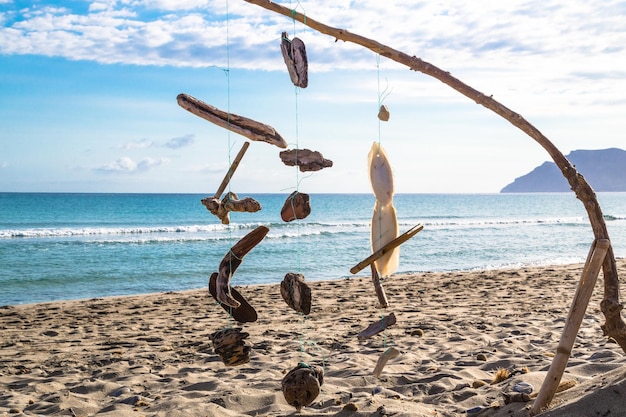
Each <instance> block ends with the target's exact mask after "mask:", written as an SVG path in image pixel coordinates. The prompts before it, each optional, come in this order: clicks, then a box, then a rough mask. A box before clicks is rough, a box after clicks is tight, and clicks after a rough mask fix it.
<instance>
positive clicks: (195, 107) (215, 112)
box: [176, 93, 287, 149]
mask: <svg viewBox="0 0 626 417" xmlns="http://www.w3.org/2000/svg"><path fill="white" fill-rule="evenodd" d="M176 101H177V102H178V105H179V106H180V107H182V108H183V109H185V110H187V111H189V112H190V113H193V114H195V115H196V116H198V117H201V118H202V119H204V120H207V121H209V122H211V123H214V124H216V125H218V126H220V127H223V128H224V129H227V130H230V131H231V132H235V133H238V134H240V135H242V136H244V137H246V138H248V139H250V140H253V141H257V142H266V143H269V144H271V145H276V146H278V147H279V148H283V149H285V148H286V147H287V141H285V139H283V137H282V136H281V135H280V134H279V133H278V132H276V130H274V128H273V127H271V126H269V125H266V124H263V123H260V122H257V121H255V120H252V119H249V118H247V117H244V116H239V115H237V114H234V113H229V112H225V111H223V110H220V109H218V108H217V107H214V106H211V105H210V104H207V103H205V102H203V101H202V100H199V99H197V98H195V97H193V96H190V95H188V94H182V93H181V94H179V95H178V96H177V97H176Z"/></svg>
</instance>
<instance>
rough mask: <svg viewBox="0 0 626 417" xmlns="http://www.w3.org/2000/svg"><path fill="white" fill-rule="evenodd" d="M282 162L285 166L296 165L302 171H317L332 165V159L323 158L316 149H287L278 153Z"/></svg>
mask: <svg viewBox="0 0 626 417" xmlns="http://www.w3.org/2000/svg"><path fill="white" fill-rule="evenodd" d="M278 155H279V156H280V159H281V161H283V164H285V165H287V166H290V167H292V166H297V167H299V168H300V171H302V172H308V171H319V170H321V169H324V168H330V167H332V166H333V161H331V160H330V159H326V158H324V156H323V155H322V154H321V153H319V152H318V151H312V150H310V149H287V150H286V151H281V152H280V153H279V154H278Z"/></svg>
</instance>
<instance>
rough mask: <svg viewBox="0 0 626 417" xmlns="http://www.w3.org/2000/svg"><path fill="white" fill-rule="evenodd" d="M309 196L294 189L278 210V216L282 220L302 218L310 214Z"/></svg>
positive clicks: (288, 220)
mask: <svg viewBox="0 0 626 417" xmlns="http://www.w3.org/2000/svg"><path fill="white" fill-rule="evenodd" d="M310 200H311V198H310V197H309V195H308V194H305V193H300V192H298V191H294V192H293V193H291V194H290V195H289V197H287V200H285V204H283V208H282V209H281V210H280V218H281V219H283V221H284V222H290V221H293V220H302V219H304V218H306V217H307V216H308V215H309V214H311V203H310Z"/></svg>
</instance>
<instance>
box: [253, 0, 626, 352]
mask: <svg viewBox="0 0 626 417" xmlns="http://www.w3.org/2000/svg"><path fill="white" fill-rule="evenodd" d="M244 1H246V2H248V3H252V4H256V5H258V6H261V7H263V8H265V9H268V10H270V11H273V12H276V13H280V14H282V15H284V16H286V17H288V18H289V19H292V20H296V21H298V22H301V23H303V24H304V25H306V26H308V27H310V28H312V29H314V30H316V31H318V32H320V33H323V34H325V35H329V36H332V37H334V38H335V39H336V40H342V41H347V42H352V43H355V44H357V45H361V46H363V47H365V48H367V49H369V50H371V51H372V52H374V53H376V54H380V55H382V56H384V57H387V58H389V59H391V60H394V61H396V62H398V63H400V64H402V65H405V66H406V67H408V68H409V69H411V70H412V71H420V72H422V73H424V74H426V75H429V76H431V77H433V78H436V79H437V80H439V81H441V82H442V83H444V84H446V85H448V86H449V87H451V88H453V89H454V90H456V91H457V92H459V93H460V94H463V95H464V96H466V97H468V98H469V99H470V100H472V101H473V102H475V103H477V104H480V105H481V106H483V107H485V108H487V109H489V110H491V111H493V112H494V113H496V114H497V115H499V116H501V117H502V118H503V119H505V120H507V121H508V122H510V123H511V124H512V125H513V126H515V127H517V128H518V129H520V130H521V131H523V132H524V133H526V134H527V135H528V136H530V137H531V138H532V139H533V140H535V141H536V142H537V143H538V144H539V145H540V146H541V147H543V148H544V149H545V150H546V151H547V152H548V154H549V155H550V157H551V158H552V159H553V160H554V163H555V164H556V165H557V166H558V167H559V169H560V170H561V173H562V174H563V176H564V177H565V179H567V182H568V183H569V184H570V187H571V189H572V191H574V193H575V194H576V198H578V199H579V200H580V201H581V202H582V203H583V206H584V207H585V210H586V211H587V215H588V216H589V221H590V223H591V230H592V231H593V234H594V236H595V238H596V239H609V232H608V230H607V227H606V222H605V220H604V215H603V213H602V209H601V207H600V203H599V202H598V199H597V197H596V194H595V192H594V191H593V189H592V188H591V186H590V185H589V183H588V182H587V180H586V179H585V178H584V177H583V175H582V174H580V173H579V172H578V171H577V170H576V168H575V167H574V166H573V165H572V163H571V162H570V161H569V160H568V159H567V158H566V157H565V155H563V153H562V152H561V151H560V150H559V149H558V148H557V147H556V146H555V145H554V144H553V143H552V142H551V141H550V140H549V139H548V138H547V137H546V136H544V134H543V133H541V131H540V130H539V129H537V128H536V127H535V126H533V125H532V124H531V123H529V122H528V121H527V120H526V119H525V118H524V117H522V115H520V114H519V113H516V112H514V111H513V110H511V109H510V108H508V107H506V106H504V105H503V104H502V103H500V102H498V101H497V100H495V99H494V98H493V96H492V95H487V94H484V93H482V92H480V91H478V90H476V89H474V88H472V87H471V86H469V85H467V84H465V83H463V82H462V81H461V80H459V79H458V78H455V77H454V76H453V75H452V74H451V73H450V72H449V71H445V70H443V69H441V68H439V67H437V66H435V65H433V64H431V63H430V62H427V61H424V60H423V59H421V58H419V57H416V56H414V55H409V54H407V53H404V52H402V51H399V50H397V49H394V48H392V47H389V46H387V45H384V44H382V43H380V42H377V41H376V40H373V39H369V38H367V37H365V36H361V35H359V34H356V33H351V32H350V31H347V30H345V29H341V28H334V27H331V26H328V25H325V24H323V23H321V22H319V21H316V20H315V19H312V18H311V16H306V15H304V14H303V13H299V12H297V11H295V10H293V9H291V8H288V7H284V6H282V5H280V4H277V3H275V2H273V1H271V0H244ZM602 269H603V276H604V298H603V300H602V302H601V304H600V308H601V310H602V313H603V314H604V317H605V319H606V321H605V323H604V324H603V325H601V328H602V331H603V333H604V335H605V336H606V337H608V338H610V339H613V340H615V341H616V342H617V343H618V344H619V345H620V347H621V348H622V350H623V351H624V352H626V323H624V320H623V319H622V316H621V312H622V310H623V308H624V306H623V305H622V304H621V303H620V282H619V277H618V273H617V265H616V263H615V254H614V253H613V249H612V248H611V247H609V249H608V251H607V254H606V257H605V259H604V263H603V264H602Z"/></svg>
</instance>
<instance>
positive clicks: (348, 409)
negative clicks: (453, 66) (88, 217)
mask: <svg viewBox="0 0 626 417" xmlns="http://www.w3.org/2000/svg"><path fill="white" fill-rule="evenodd" d="M582 267H583V265H582V264H577V265H566V266H553V267H536V268H535V267H533V268H520V269H506V270H488V271H473V272H446V273H420V274H412V275H398V276H392V277H390V278H387V279H385V280H384V286H385V289H386V291H387V296H388V298H389V302H390V306H389V307H388V308H387V309H381V308H379V307H378V301H377V298H376V295H375V293H374V290H373V285H372V282H371V278H369V277H365V276H360V277H357V278H352V279H343V280H335V281H322V282H310V283H309V284H310V286H311V290H312V298H313V303H312V308H311V313H310V315H309V316H308V317H306V318H305V317H304V316H303V315H301V314H299V313H296V312H295V311H294V310H292V309H291V308H289V307H288V306H287V304H286V303H285V302H284V300H283V299H282V298H281V295H280V287H279V285H278V284H275V285H274V284H273V285H263V286H245V287H235V288H237V289H238V290H239V291H240V292H241V293H242V294H243V295H244V296H245V298H246V299H247V300H248V301H249V302H250V304H251V305H252V306H254V307H255V309H256V310H257V312H258V317H259V318H258V320H257V321H256V322H254V323H246V324H244V325H240V324H238V323H236V322H234V321H233V320H232V319H231V318H230V317H229V316H228V314H227V313H226V312H225V311H224V310H223V309H222V308H221V306H219V305H218V304H216V302H215V301H214V300H213V298H211V296H210V295H209V294H208V291H207V290H206V289H198V290H193V291H186V292H177V293H163V294H149V295H142V296H129V297H115V298H104V299H91V300H81V301H68V302H56V303H45V304H34V305H21V306H6V307H1V308H0V329H1V333H0V334H1V335H2V337H1V340H0V416H9V415H10V416H20V415H28V416H40V415H46V416H47V415H59V416H60V415H63V416H168V417H175V416H203V417H205V416H289V415H298V414H301V415H306V416H330V415H333V416H380V417H382V416H396V417H401V416H430V417H432V416H466V415H471V416H474V415H480V416H526V415H528V411H529V409H530V407H531V405H532V401H530V402H511V403H509V404H505V395H506V394H510V393H511V392H513V387H514V386H515V385H516V384H517V383H519V382H525V383H528V384H530V385H531V386H532V388H534V392H537V391H538V390H539V388H540V387H541V384H542V381H543V378H544V376H545V373H546V371H547V369H548V367H549V366H550V363H551V361H552V358H553V356H554V353H555V350H556V346H557V343H558V340H559V338H560V336H561V331H562V328H563V324H564V322H565V318H566V317H567V313H568V310H569V307H570V303H571V300H572V297H573V295H574V292H575V290H576V286H577V284H578V281H579V279H580V274H581V271H582ZM618 269H619V273H620V276H621V277H622V280H623V279H624V277H625V276H626V262H625V261H624V260H623V259H620V260H618ZM235 284H236V282H235ZM602 285H603V282H602V274H600V277H599V279H598V284H597V286H596V289H595V291H594V294H593V297H592V300H591V302H590V305H589V308H588V310H587V314H586V315H585V318H584V320H583V324H582V327H581V330H580V332H579V335H578V338H577V340H576V344H575V346H574V349H573V352H572V355H571V357H570V361H569V363H568V367H567V369H566V371H565V374H564V376H563V379H562V381H566V382H567V383H568V385H567V387H568V389H566V390H564V391H562V392H560V393H557V394H556V396H555V398H554V400H553V401H552V403H551V406H550V409H549V410H547V411H546V412H545V413H543V414H542V415H544V416H551V417H554V416H609V415H610V416H617V415H626V414H624V413H626V411H625V410H626V357H625V356H624V355H623V353H622V351H621V349H620V348H619V346H618V345H617V344H615V343H613V342H611V341H609V340H607V339H606V338H604V337H603V335H602V331H601V329H600V325H601V324H602V323H603V322H604V317H603V315H602V313H601V312H600V309H599V304H600V300H601V298H602ZM392 312H393V313H394V315H395V317H396V319H397V322H396V324H395V325H393V326H389V327H387V328H386V330H384V331H383V332H381V333H379V334H377V335H375V336H373V337H370V338H367V339H360V338H359V337H357V335H358V334H359V333H360V332H361V331H362V330H364V329H365V328H367V327H368V326H369V325H370V324H371V323H374V322H377V321H379V320H381V318H382V317H383V316H387V315H389V314H390V313H392ZM231 327H232V328H239V327H241V328H242V329H243V331H244V332H246V333H249V337H248V338H247V339H246V341H247V344H248V345H250V346H251V348H252V349H251V353H250V361H249V362H248V363H245V364H243V365H240V366H231V367H229V366H226V365H225V364H224V363H223V362H222V360H221V358H220V357H219V356H218V355H217V354H215V353H214V349H213V343H212V341H211V334H213V333H214V332H216V331H219V330H222V329H226V328H231ZM391 347H393V348H395V349H397V350H398V351H399V352H400V355H399V356H398V357H396V358H393V359H390V360H389V362H388V363H387V364H386V366H385V367H384V369H383V371H382V373H381V374H380V376H379V377H376V376H374V375H373V374H372V371H373V369H374V367H375V366H376V363H377V361H378V359H379V357H380V355H381V354H382V353H383V352H385V351H386V350H387V349H389V348H391ZM299 362H304V363H306V364H307V365H310V366H320V367H321V368H322V369H323V370H324V381H323V384H322V386H321V392H320V393H319V396H318V397H317V398H316V399H315V400H314V401H313V403H312V404H311V405H310V406H307V407H304V408H303V409H302V410H301V411H300V412H299V413H298V412H296V409H295V408H294V407H292V406H290V405H289V404H287V402H286V401H285V398H284V396H283V393H282V390H281V380H282V379H283V377H284V376H285V375H286V374H287V372H289V371H290V370H291V369H293V368H294V367H296V366H297V364H298V363H299ZM503 369H505V370H507V371H508V373H509V374H510V376H509V377H508V378H506V379H504V380H503V381H501V382H497V383H494V378H495V376H496V374H497V373H498V371H499V370H500V373H502V372H503V371H502V370H503ZM468 411H469V412H468Z"/></svg>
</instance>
